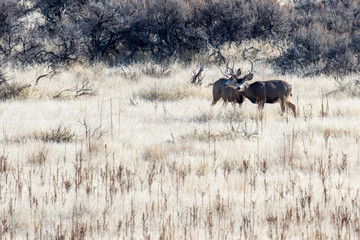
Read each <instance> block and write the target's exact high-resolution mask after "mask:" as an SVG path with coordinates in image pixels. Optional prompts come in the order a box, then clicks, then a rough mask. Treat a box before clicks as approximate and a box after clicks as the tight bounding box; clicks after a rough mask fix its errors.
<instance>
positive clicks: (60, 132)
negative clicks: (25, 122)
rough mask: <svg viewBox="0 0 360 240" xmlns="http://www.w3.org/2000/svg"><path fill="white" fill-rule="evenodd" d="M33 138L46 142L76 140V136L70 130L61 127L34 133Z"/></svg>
mask: <svg viewBox="0 0 360 240" xmlns="http://www.w3.org/2000/svg"><path fill="white" fill-rule="evenodd" d="M33 138H34V139H35V140H41V141H44V142H56V143H62V142H71V141H73V140H74V139H75V138H76V134H75V133H74V132H72V131H71V129H70V128H67V127H63V126H62V125H59V127H57V128H56V129H51V130H49V131H45V132H34V133H33Z"/></svg>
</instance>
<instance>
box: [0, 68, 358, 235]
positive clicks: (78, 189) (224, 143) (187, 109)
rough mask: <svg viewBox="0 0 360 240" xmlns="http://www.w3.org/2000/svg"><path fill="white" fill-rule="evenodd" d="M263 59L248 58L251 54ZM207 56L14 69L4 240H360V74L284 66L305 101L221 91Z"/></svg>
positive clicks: (0, 172)
mask: <svg viewBox="0 0 360 240" xmlns="http://www.w3.org/2000/svg"><path fill="white" fill-rule="evenodd" d="M239 64H240V65H241V66H242V67H244V68H249V63H248V62H241V63H239ZM196 67H197V66H190V67H184V66H182V65H180V64H174V65H171V66H170V67H169V68H168V69H162V68H161V67H159V66H155V65H153V64H148V65H131V66H129V67H124V68H108V67H104V66H101V65H98V66H95V67H92V68H85V67H82V66H74V67H72V68H70V69H69V70H67V71H63V72H61V73H59V74H57V75H55V76H54V77H53V78H52V79H48V78H43V79H41V80H39V83H38V84H37V85H34V82H35V80H36V77H37V76H39V75H40V74H42V71H43V70H42V69H41V68H40V67H38V68H31V69H26V70H21V71H20V70H16V69H11V68H9V69H7V70H6V71H5V72H6V75H7V76H9V77H12V78H13V80H12V81H13V82H18V83H23V84H32V86H31V87H28V88H26V89H24V90H23V91H22V92H21V94H20V96H18V97H16V98H15V99H10V100H7V101H2V102H1V103H0V128H1V129H0V212H1V214H0V221H1V225H0V236H2V237H1V238H2V239H24V238H30V239H34V238H36V239H54V238H57V239H69V238H74V239H83V238H85V239H96V238H105V239H112V238H119V239H130V238H133V239H359V238H360V196H359V194H360V142H359V140H360V127H359V126H360V120H359V117H358V116H360V107H359V96H360V94H359V93H360V86H359V85H357V84H356V83H355V80H356V78H357V76H346V77H344V79H343V80H340V81H338V82H336V81H335V80H334V78H332V77H327V76H319V77H313V78H301V77H297V76H277V75H276V74H275V73H274V72H273V71H272V70H271V68H270V67H268V66H265V67H263V65H261V64H260V63H257V62H255V76H254V80H266V79H283V80H286V81H287V82H289V83H290V84H291V85H292V86H293V96H292V102H293V103H294V104H295V105H296V106H297V111H298V117H297V118H294V117H293V115H292V113H291V111H287V112H286V114H284V116H281V115H280V113H281V111H280V106H279V104H273V105H271V104H266V105H265V108H264V110H263V111H262V112H260V111H259V110H258V108H257V106H256V105H254V104H252V103H251V102H250V101H245V102H244V104H243V105H242V106H241V107H239V106H233V105H231V104H228V105H227V106H226V107H223V106H222V102H219V103H218V104H217V105H215V106H214V107H211V106H210V103H211V101H212V96H211V91H212V87H211V86H208V84H210V83H213V82H214V81H215V80H217V79H218V78H220V77H222V74H221V72H220V71H219V70H218V69H217V68H216V67H211V68H207V69H205V78H204V80H203V84H202V85H201V86H195V85H192V84H189V81H190V78H191V75H192V72H193V70H195V69H196Z"/></svg>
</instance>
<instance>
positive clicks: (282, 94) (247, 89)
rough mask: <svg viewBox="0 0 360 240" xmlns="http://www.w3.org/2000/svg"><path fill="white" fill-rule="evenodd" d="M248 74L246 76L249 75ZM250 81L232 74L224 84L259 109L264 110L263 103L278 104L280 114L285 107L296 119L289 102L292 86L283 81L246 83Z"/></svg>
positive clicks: (293, 107)
mask: <svg viewBox="0 0 360 240" xmlns="http://www.w3.org/2000/svg"><path fill="white" fill-rule="evenodd" d="M252 72H253V64H252V63H251V73H250V74H252ZM250 74H248V75H250ZM251 79H252V77H251V78H249V77H247V76H245V77H243V78H238V77H237V76H236V75H234V74H232V76H231V79H229V80H228V81H226V82H225V86H227V87H230V88H232V89H236V91H239V92H240V93H241V94H242V95H243V96H244V97H246V98H247V99H249V100H250V101H251V102H252V103H257V104H258V105H259V108H260V109H262V108H264V105H265V103H276V102H278V103H280V107H281V113H282V114H283V113H284V112H285V106H287V107H289V108H291V110H292V111H293V113H294V116H295V117H296V106H295V104H293V103H291V102H290V96H292V94H291V91H292V86H291V85H290V84H289V83H287V82H285V81H283V80H268V81H256V82H254V83H251V84H250V83H247V81H250V80H251Z"/></svg>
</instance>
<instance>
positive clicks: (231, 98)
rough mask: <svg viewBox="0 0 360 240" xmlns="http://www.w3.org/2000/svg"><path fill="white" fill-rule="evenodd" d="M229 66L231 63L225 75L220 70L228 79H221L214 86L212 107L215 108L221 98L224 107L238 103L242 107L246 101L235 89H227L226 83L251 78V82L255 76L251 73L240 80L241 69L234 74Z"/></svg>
mask: <svg viewBox="0 0 360 240" xmlns="http://www.w3.org/2000/svg"><path fill="white" fill-rule="evenodd" d="M228 64H229V62H228V63H227V64H226V71H225V73H223V72H222V71H221V70H220V71H221V72H222V74H223V75H224V76H225V77H226V78H220V79H219V80H217V81H216V82H215V83H214V84H213V91H212V93H213V101H212V103H211V105H212V106H214V105H215V104H216V103H217V102H218V101H219V100H220V99H221V98H222V99H223V101H224V105H226V104H227V103H228V102H232V103H234V104H235V103H238V104H239V105H240V106H241V104H242V103H243V102H244V100H245V98H244V96H243V94H241V93H240V91H238V90H237V89H235V88H231V87H227V86H226V85H225V83H226V82H228V81H229V80H233V79H242V80H246V79H249V78H250V77H251V78H250V79H249V80H251V79H252V77H253V74H252V73H251V74H248V75H246V76H245V77H243V78H240V75H241V69H240V68H239V69H238V70H237V72H236V73H234V71H233V68H229V66H228ZM250 75H251V76H250Z"/></svg>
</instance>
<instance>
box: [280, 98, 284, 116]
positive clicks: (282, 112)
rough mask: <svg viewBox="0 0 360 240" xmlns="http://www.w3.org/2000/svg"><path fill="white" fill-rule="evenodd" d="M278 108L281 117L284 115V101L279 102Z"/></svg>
mask: <svg viewBox="0 0 360 240" xmlns="http://www.w3.org/2000/svg"><path fill="white" fill-rule="evenodd" d="M279 103H280V107H281V116H282V115H284V112H285V101H284V100H280V101H279Z"/></svg>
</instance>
